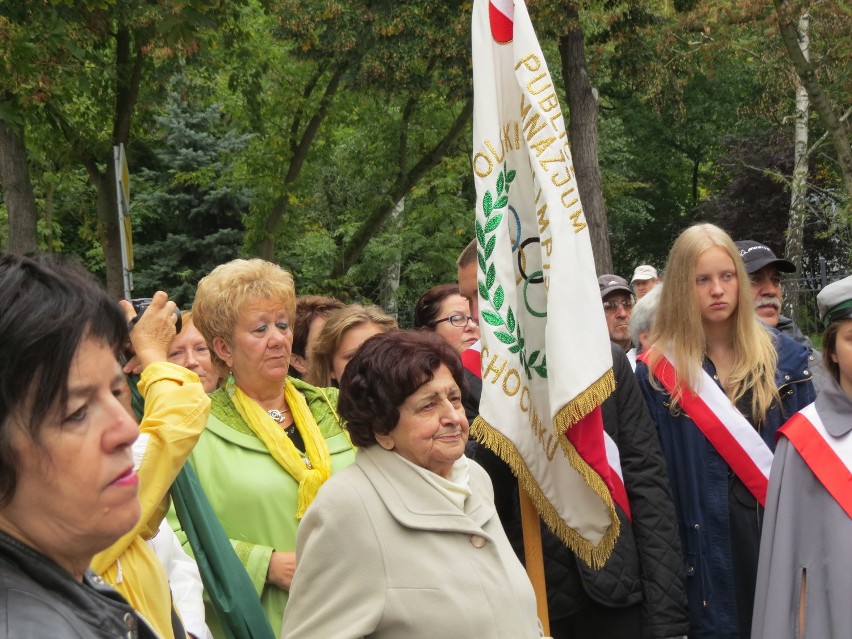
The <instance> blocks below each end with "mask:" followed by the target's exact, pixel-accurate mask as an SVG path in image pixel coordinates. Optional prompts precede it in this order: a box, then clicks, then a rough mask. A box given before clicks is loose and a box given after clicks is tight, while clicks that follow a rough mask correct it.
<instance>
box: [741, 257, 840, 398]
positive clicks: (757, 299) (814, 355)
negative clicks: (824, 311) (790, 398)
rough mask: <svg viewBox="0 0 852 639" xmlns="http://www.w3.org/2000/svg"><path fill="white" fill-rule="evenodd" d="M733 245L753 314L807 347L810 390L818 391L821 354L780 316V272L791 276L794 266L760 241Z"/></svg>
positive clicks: (821, 369)
mask: <svg viewBox="0 0 852 639" xmlns="http://www.w3.org/2000/svg"><path fill="white" fill-rule="evenodd" d="M735 244H736V245H737V249H739V252H740V257H742V258H743V263H745V267H746V273H748V278H749V281H750V282H751V290H752V293H754V311H755V313H757V317H758V319H760V321H761V322H763V323H764V324H766V325H767V326H771V327H772V328H774V329H777V330H778V331H779V332H780V333H784V334H785V335H787V336H788V337H791V338H793V339H794V340H796V341H797V342H799V343H800V344H804V345H805V346H807V347H808V349H809V351H810V354H809V358H808V359H809V362H810V364H809V365H810V367H811V374H812V380H813V383H814V390H819V388H820V387H821V386H822V380H823V375H824V369H823V366H822V354H821V353H820V352H819V351H817V350H816V349H814V345H813V344H812V343H811V340H810V339H808V337H807V336H806V335H805V334H804V333H802V331H801V330H800V329H799V327H798V326H796V323H795V322H794V321H793V320H792V319H791V318H789V317H785V316H784V315H781V296H782V294H783V290H782V288H781V273H795V272H796V265H795V264H793V263H792V262H791V261H790V260H785V259H783V258H780V257H777V256H776V255H775V253H773V252H772V249H771V248H769V247H768V246H766V245H765V244H761V243H760V242H755V241H754V240H742V241H739V242H735Z"/></svg>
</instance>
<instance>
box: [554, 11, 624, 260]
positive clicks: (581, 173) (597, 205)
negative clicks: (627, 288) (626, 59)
mask: <svg viewBox="0 0 852 639" xmlns="http://www.w3.org/2000/svg"><path fill="white" fill-rule="evenodd" d="M567 13H568V17H569V18H570V19H571V23H572V25H573V26H572V28H571V29H570V31H568V33H566V34H565V35H563V36H561V37H560V38H559V57H560V59H561V60H562V79H563V82H564V83H565V92H566V93H567V98H568V111H569V114H570V117H569V122H568V136H569V140H570V142H571V154H572V156H573V159H574V171H575V173H576V176H577V188H578V189H579V191H580V201H581V202H582V203H583V210H584V211H585V214H586V221H587V222H588V223H589V233H590V236H591V240H592V251H593V252H594V255H595V267H596V269H597V272H598V273H599V274H602V273H612V253H611V251H610V245H609V224H608V222H607V217H606V204H605V203H604V199H603V193H602V191H601V170H600V166H599V164H598V128H597V126H598V99H597V94H596V92H595V90H594V89H593V88H592V83H591V81H590V80H589V71H588V67H587V65H586V49H585V45H584V43H583V30H582V29H581V27H580V16H579V13H578V10H577V6H576V5H574V4H573V3H568V5H567Z"/></svg>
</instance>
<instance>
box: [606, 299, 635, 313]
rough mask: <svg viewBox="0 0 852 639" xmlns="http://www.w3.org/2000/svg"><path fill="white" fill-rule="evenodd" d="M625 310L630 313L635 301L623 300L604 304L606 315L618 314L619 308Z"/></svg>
mask: <svg viewBox="0 0 852 639" xmlns="http://www.w3.org/2000/svg"><path fill="white" fill-rule="evenodd" d="M619 306H620V307H621V308H623V309H624V310H625V311H629V310H630V309H631V308H633V300H621V301H620V302H604V303H603V308H604V312H605V313H616V312H618V307H619Z"/></svg>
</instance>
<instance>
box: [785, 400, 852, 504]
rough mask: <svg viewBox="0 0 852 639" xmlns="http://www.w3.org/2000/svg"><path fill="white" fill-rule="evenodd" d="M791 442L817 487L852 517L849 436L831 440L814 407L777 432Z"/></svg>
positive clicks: (851, 463)
mask: <svg viewBox="0 0 852 639" xmlns="http://www.w3.org/2000/svg"><path fill="white" fill-rule="evenodd" d="M778 435H779V436H781V435H783V436H784V437H786V438H787V439H789V440H790V443H791V444H792V445H793V447H794V448H795V449H796V450H797V451H798V452H799V454H800V455H801V456H802V459H803V460H805V463H806V464H807V465H808V468H810V469H811V471H812V472H813V474H814V475H815V476H816V478H817V479H818V480H819V481H820V483H821V484H822V485H823V486H825V489H826V490H827V491H828V492H829V494H830V495H831V496H832V497H834V499H835V500H836V501H837V503H838V504H840V507H841V508H843V510H845V511H846V514H847V515H849V517H852V433H847V434H846V435H844V436H843V437H834V436H833V435H831V434H830V433H829V432H828V431H827V430H826V429H825V425H824V424H823V423H822V420H821V419H820V417H819V413H817V410H816V406H815V404H810V405H809V406H806V407H805V408H803V409H802V410H800V411H799V412H798V413H796V414H795V415H793V416H792V417H791V418H790V419H789V420H788V421H787V423H786V424H784V425H783V426H782V427H781V428H780V430H779V431H778Z"/></svg>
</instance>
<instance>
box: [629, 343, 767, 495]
mask: <svg viewBox="0 0 852 639" xmlns="http://www.w3.org/2000/svg"><path fill="white" fill-rule="evenodd" d="M639 359H640V360H641V361H643V362H645V363H646V364H647V360H648V352H647V351H646V352H645V353H642V354H641V355H640V356H639ZM652 372H653V373H654V376H655V377H656V378H657V379H658V380H660V383H662V385H663V387H664V388H665V389H666V390H667V391H668V392H669V394H670V395H674V394H675V389H676V388H677V385H678V376H677V370H676V369H675V367H674V365H673V364H672V363H671V362H670V361H669V360H668V359H666V358H665V357H661V358H660V360H659V362H657V365H656V367H655V368H654V370H653V371H652ZM679 404H680V407H681V408H682V409H683V410H684V411H685V412H686V414H687V415H689V417H690V419H692V421H693V422H694V423H695V425H696V426H698V429H699V430H700V431H701V432H702V433H703V434H704V436H705V437H706V438H707V439H708V441H709V442H710V443H711V444H712V445H713V447H714V448H715V449H716V452H718V453H719V454H720V455H721V456H722V459H724V460H725V462H726V463H727V464H728V466H730V467H731V470H733V471H734V473H735V474H736V476H737V477H739V478H740V481H742V482H743V484H744V485H745V487H746V488H748V489H749V491H750V492H751V494H752V495H754V497H755V498H756V499H757V501H758V502H759V503H760V505H761V506H765V505H766V489H767V487H768V486H769V470H770V469H771V468H772V451H771V450H769V446H767V445H766V442H765V441H763V439H762V438H761V436H760V434H759V433H758V432H757V431H756V430H755V428H754V426H752V425H751V423H750V422H749V421H748V420H747V419H746V418H745V417H743V414H742V413H740V411H738V410H737V408H736V406H734V405H733V404H732V403H731V400H730V399H728V396H727V395H725V393H724V391H723V390H722V389H721V388H719V386H718V385H717V384H716V382H715V381H714V380H713V378H712V377H710V375H708V374H707V371H704V370H702V372H701V377H700V378H699V380H698V388H696V389H695V390H694V391H692V390H690V389H688V388H685V389H684V391H683V396H682V397H681V399H680V402H679Z"/></svg>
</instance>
